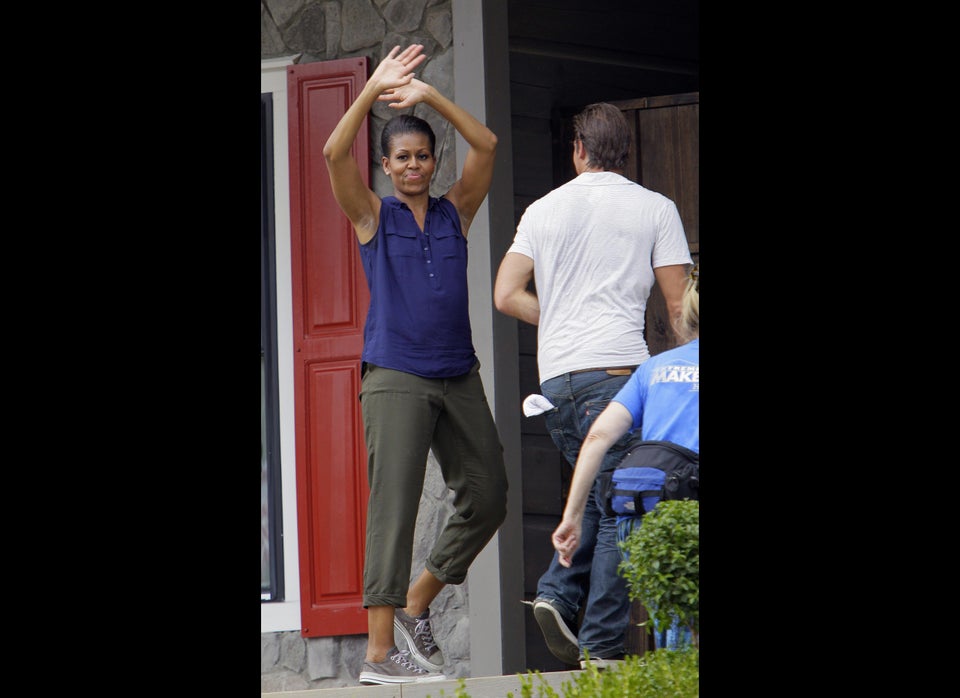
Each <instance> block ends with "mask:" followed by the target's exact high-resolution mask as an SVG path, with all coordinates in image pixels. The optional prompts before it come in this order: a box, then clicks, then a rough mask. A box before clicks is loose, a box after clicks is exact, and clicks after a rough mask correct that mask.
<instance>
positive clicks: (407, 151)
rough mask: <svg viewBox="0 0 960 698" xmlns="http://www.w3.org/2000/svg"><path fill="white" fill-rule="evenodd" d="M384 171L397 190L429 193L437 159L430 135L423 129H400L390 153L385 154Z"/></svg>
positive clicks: (394, 138)
mask: <svg viewBox="0 0 960 698" xmlns="http://www.w3.org/2000/svg"><path fill="white" fill-rule="evenodd" d="M380 161H381V163H382V164H383V172H384V174H386V175H388V176H389V177H390V180H391V181H392V182H393V188H394V190H395V191H396V192H397V194H403V195H406V196H416V195H419V194H424V193H429V191H430V180H431V179H433V173H434V170H436V168H437V161H436V159H434V157H433V153H431V152H430V139H429V138H428V137H427V136H426V135H425V134H423V133H417V132H409V133H398V134H396V135H394V136H393V137H392V138H391V139H390V157H389V158H387V157H381V158H380Z"/></svg>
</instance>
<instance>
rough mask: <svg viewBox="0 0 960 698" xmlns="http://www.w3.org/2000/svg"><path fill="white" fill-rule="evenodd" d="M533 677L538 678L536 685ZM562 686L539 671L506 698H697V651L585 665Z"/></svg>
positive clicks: (524, 677)
mask: <svg viewBox="0 0 960 698" xmlns="http://www.w3.org/2000/svg"><path fill="white" fill-rule="evenodd" d="M535 678H536V679H539V684H538V685H537V686H534V679H535ZM561 687H562V690H563V693H562V694H559V693H557V692H556V690H555V689H554V688H553V687H551V686H550V685H549V684H547V683H546V682H545V681H544V679H543V677H542V676H541V674H540V672H535V673H531V672H527V674H526V675H521V676H520V696H514V694H513V691H508V692H507V698H561V695H562V698H624V696H629V697H630V698H699V696H700V650H698V649H697V648H696V647H693V646H687V647H683V648H680V649H675V650H668V649H662V650H655V651H654V652H647V653H645V654H644V655H642V656H636V655H630V656H628V657H627V658H626V659H624V661H623V663H622V664H617V665H615V666H613V667H610V668H609V669H604V670H603V671H600V670H598V669H597V668H596V667H595V666H593V664H587V668H586V669H585V670H583V671H581V672H579V673H578V674H577V675H576V676H575V677H574V680H573V681H564V682H563V684H561ZM534 688H536V689H537V692H536V693H534V692H533V691H534Z"/></svg>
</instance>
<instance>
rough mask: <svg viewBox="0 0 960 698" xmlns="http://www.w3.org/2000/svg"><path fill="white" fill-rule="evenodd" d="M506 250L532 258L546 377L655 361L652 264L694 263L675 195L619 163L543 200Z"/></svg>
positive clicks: (540, 361) (540, 359)
mask: <svg viewBox="0 0 960 698" xmlns="http://www.w3.org/2000/svg"><path fill="white" fill-rule="evenodd" d="M507 251H508V252H517V253H519V254H522V255H526V256H527V257H530V258H531V259H533V266H534V279H535V282H536V288H537V296H538V298H539V301H540V321H539V325H538V328H537V342H538V349H537V363H538V367H539V371H540V382H541V383H543V382H544V381H546V380H549V379H550V378H554V377H556V376H559V375H560V374H562V373H567V372H568V371H576V370H579V369H584V368H606V367H612V366H633V365H637V364H641V363H643V362H644V361H646V360H647V359H648V358H649V356H650V352H649V351H648V349H647V343H646V342H645V341H644V339H643V324H644V314H645V313H646V309H647V299H648V298H649V296H650V290H651V289H652V288H653V285H654V284H655V283H656V278H655V277H654V275H653V269H654V268H655V267H662V266H668V265H671V264H692V262H693V260H692V259H691V257H690V250H689V247H688V246H687V238H686V235H685V233H684V230H683V223H682V222H681V220H680V213H679V212H678V211H677V206H676V204H674V202H673V201H671V200H670V199H668V198H667V197H665V196H663V195H662V194H658V193H657V192H654V191H651V190H649V189H645V188H644V187H642V186H640V185H639V184H637V183H636V182H632V181H631V180H629V179H627V178H626V177H623V176H622V175H619V174H616V173H615V172H584V173H582V174H580V175H579V176H577V177H576V178H575V179H573V180H571V181H569V182H567V183H566V184H564V185H562V186H560V187H558V188H556V189H554V190H553V191H551V192H550V193H549V194H546V195H545V196H543V197H541V198H540V199H537V200H536V201H534V202H533V203H532V204H530V205H529V206H528V207H527V210H526V211H525V212H524V214H523V217H522V218H521V219H520V223H519V225H518V226H517V233H516V235H515V236H514V239H513V245H511V246H510V249H509V250H507Z"/></svg>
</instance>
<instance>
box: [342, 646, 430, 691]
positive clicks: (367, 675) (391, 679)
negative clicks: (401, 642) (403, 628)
mask: <svg viewBox="0 0 960 698" xmlns="http://www.w3.org/2000/svg"><path fill="white" fill-rule="evenodd" d="M444 678H446V677H445V676H444V675H443V674H440V673H437V672H435V671H427V670H426V669H424V668H423V667H421V666H420V665H419V664H417V663H416V662H414V661H413V660H412V658H411V657H410V653H409V652H407V651H406V650H399V649H397V648H396V647H394V648H393V649H392V650H390V651H389V652H387V658H386V659H384V660H383V661H382V662H376V663H374V662H364V663H363V670H362V671H361V672H360V683H363V684H377V683H379V684H384V683H427V682H428V681H442V680H443V679H444Z"/></svg>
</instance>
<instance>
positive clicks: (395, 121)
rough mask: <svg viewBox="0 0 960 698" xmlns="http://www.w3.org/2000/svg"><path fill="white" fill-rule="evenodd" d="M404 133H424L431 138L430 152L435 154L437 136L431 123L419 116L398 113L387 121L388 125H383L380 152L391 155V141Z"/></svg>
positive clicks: (385, 155) (384, 155)
mask: <svg viewBox="0 0 960 698" xmlns="http://www.w3.org/2000/svg"><path fill="white" fill-rule="evenodd" d="M403 133H422V134H423V135H425V136H426V137H427V138H429V139H430V154H431V155H434V154H435V153H434V150H435V149H436V147H437V136H436V135H435V134H434V132H433V129H432V128H430V124H428V123H427V122H426V121H425V120H424V119H421V118H420V117H419V116H413V115H412V114H398V115H397V116H395V117H393V118H392V119H390V121H388V122H387V125H386V126H384V127H383V131H382V132H381V133H380V152H381V153H382V154H383V157H385V158H388V157H390V143H391V141H393V137H394V136H398V135H400V134H403Z"/></svg>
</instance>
